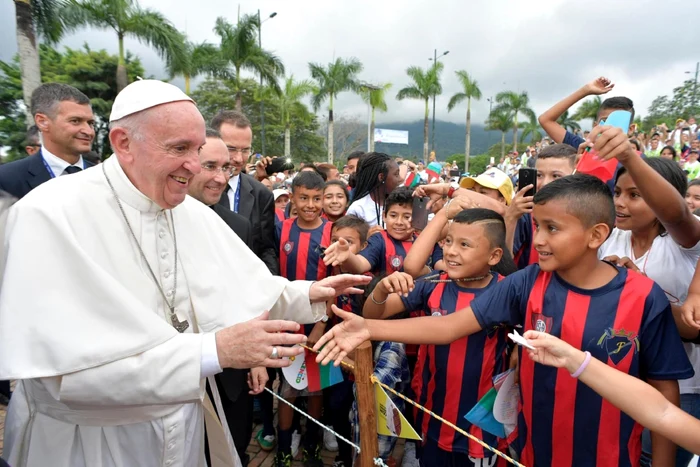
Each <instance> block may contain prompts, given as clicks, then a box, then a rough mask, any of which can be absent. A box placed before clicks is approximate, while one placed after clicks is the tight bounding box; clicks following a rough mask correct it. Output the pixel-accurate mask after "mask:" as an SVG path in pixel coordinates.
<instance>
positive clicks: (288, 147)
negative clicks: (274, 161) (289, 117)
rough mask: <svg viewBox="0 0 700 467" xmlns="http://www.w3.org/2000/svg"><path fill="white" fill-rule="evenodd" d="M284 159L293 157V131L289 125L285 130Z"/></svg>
mask: <svg viewBox="0 0 700 467" xmlns="http://www.w3.org/2000/svg"><path fill="white" fill-rule="evenodd" d="M284 157H285V158H290V157H292V131H291V129H290V128H289V125H287V126H286V127H285V128H284Z"/></svg>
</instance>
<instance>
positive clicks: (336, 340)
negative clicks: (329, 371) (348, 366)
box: [314, 305, 371, 366]
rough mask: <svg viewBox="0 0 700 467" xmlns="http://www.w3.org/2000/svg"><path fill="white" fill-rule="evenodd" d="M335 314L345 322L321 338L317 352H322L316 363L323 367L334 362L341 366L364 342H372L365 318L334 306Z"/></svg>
mask: <svg viewBox="0 0 700 467" xmlns="http://www.w3.org/2000/svg"><path fill="white" fill-rule="evenodd" d="M331 308H332V310H333V313H334V314H335V315H336V316H338V317H340V318H341V319H342V320H343V322H342V323H340V324H336V325H335V326H333V327H332V328H331V330H330V331H328V332H327V333H326V334H324V335H323V337H321V338H320V339H319V340H318V342H317V343H316V345H314V350H315V351H320V352H319V354H318V356H317V357H316V361H317V362H318V363H321V364H323V365H328V364H329V363H330V362H334V365H335V366H339V365H340V362H342V361H343V358H345V357H346V356H347V355H348V353H350V352H352V351H353V350H355V349H356V348H357V347H359V346H360V344H362V343H363V342H364V341H367V340H370V338H371V336H370V333H369V328H368V327H367V323H366V321H365V319H364V318H362V317H361V316H357V315H356V314H354V313H349V312H346V311H343V310H341V309H340V308H338V307H337V306H335V305H333V306H332V307H331Z"/></svg>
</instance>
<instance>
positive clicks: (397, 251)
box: [359, 230, 413, 275]
mask: <svg viewBox="0 0 700 467" xmlns="http://www.w3.org/2000/svg"><path fill="white" fill-rule="evenodd" d="M411 245H413V237H411V238H410V239H409V240H406V241H403V242H400V241H398V240H394V239H393V238H392V237H390V236H389V234H388V233H386V230H382V231H381V232H379V233H377V234H374V235H371V236H370V237H369V238H368V239H367V246H366V247H365V249H364V250H362V251H361V252H360V253H359V254H360V255H361V256H362V257H363V258H365V259H366V260H367V261H369V264H370V265H371V266H372V269H371V272H372V274H375V275H378V274H387V275H389V274H392V273H394V272H396V271H403V261H404V259H405V258H406V255H407V254H408V252H409V250H410V249H411Z"/></svg>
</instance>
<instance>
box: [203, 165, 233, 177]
mask: <svg viewBox="0 0 700 467" xmlns="http://www.w3.org/2000/svg"><path fill="white" fill-rule="evenodd" d="M202 168H203V169H204V170H206V171H207V172H218V171H221V173H223V174H224V175H225V176H227V177H233V172H234V170H235V168H234V167H233V166H232V165H230V164H226V165H222V166H221V167H219V166H218V165H216V164H202Z"/></svg>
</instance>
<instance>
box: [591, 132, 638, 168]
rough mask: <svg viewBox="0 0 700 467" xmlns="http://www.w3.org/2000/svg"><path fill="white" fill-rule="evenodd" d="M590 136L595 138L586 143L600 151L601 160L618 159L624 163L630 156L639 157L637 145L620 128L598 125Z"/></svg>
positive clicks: (598, 155)
mask: <svg viewBox="0 0 700 467" xmlns="http://www.w3.org/2000/svg"><path fill="white" fill-rule="evenodd" d="M588 137H589V138H594V139H592V140H589V141H587V142H586V143H585V144H586V145H587V146H588V147H590V148H592V149H595V150H596V151H597V152H598V154H597V155H596V157H597V158H598V159H600V160H606V161H607V160H610V159H617V160H618V161H620V162H621V163H622V164H623V165H624V163H625V162H627V160H628V159H629V158H631V157H638V156H637V151H636V149H635V147H634V146H633V145H632V143H630V141H629V138H627V135H626V134H625V133H624V132H623V131H622V130H621V129H620V128H616V127H612V126H606V125H603V126H596V127H595V128H593V129H592V130H591V133H590V135H589V136H588Z"/></svg>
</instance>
